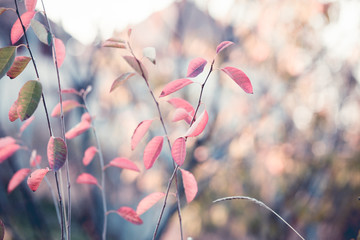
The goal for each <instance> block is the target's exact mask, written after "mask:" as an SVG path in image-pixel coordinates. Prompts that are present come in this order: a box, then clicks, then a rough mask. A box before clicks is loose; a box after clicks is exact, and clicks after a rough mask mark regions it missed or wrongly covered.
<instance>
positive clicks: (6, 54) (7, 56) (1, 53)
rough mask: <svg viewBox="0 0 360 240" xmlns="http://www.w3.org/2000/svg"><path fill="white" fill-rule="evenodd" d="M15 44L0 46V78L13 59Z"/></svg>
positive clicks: (7, 69)
mask: <svg viewBox="0 0 360 240" xmlns="http://www.w3.org/2000/svg"><path fill="white" fill-rule="evenodd" d="M15 50H16V47H15V46H10V47H4V48H0V79H1V78H2V77H3V76H5V74H6V72H7V71H9V69H10V67H11V65H12V64H13V62H14V60H15Z"/></svg>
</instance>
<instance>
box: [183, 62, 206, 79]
mask: <svg viewBox="0 0 360 240" xmlns="http://www.w3.org/2000/svg"><path fill="white" fill-rule="evenodd" d="M206 63H207V61H206V60H205V59H203V58H201V57H198V58H195V59H193V60H191V62H190V64H189V66H188V70H187V74H186V77H189V78H193V77H196V76H198V75H199V74H200V73H202V72H203V71H204V67H205V65H206Z"/></svg>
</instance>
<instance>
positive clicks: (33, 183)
mask: <svg viewBox="0 0 360 240" xmlns="http://www.w3.org/2000/svg"><path fill="white" fill-rule="evenodd" d="M49 171H50V169H49V168H43V169H36V170H35V171H33V172H32V173H31V174H30V176H29V177H28V179H27V184H28V186H29V188H30V189H31V190H32V191H33V192H35V191H36V190H37V189H38V187H39V186H40V183H41V182H42V180H43V179H44V177H45V175H46V174H47V173H48V172H49Z"/></svg>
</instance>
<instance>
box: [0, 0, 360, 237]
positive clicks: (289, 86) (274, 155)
mask: <svg viewBox="0 0 360 240" xmlns="http://www.w3.org/2000/svg"><path fill="white" fill-rule="evenodd" d="M44 3H45V6H46V7H47V8H46V11H47V14H48V16H49V18H50V19H52V20H53V21H54V22H52V25H53V30H54V33H55V36H56V37H58V38H60V39H62V40H63V42H64V43H65V45H66V54H67V55H66V59H65V61H64V64H63V66H62V67H61V69H60V74H61V79H62V84H63V88H75V89H77V90H80V89H85V88H86V87H87V86H89V85H91V86H92V87H93V91H92V92H91V93H90V94H89V96H88V103H89V109H90V111H91V113H92V115H94V116H95V120H94V126H95V128H96V130H97V132H98V135H99V137H100V141H101V145H102V148H103V151H104V155H105V162H106V163H108V162H109V161H110V160H112V159H113V158H115V157H118V156H121V157H127V158H129V159H131V160H132V161H134V162H135V163H136V164H137V165H138V166H139V167H140V169H141V172H140V173H134V172H131V171H128V170H123V171H121V170H119V169H110V168H109V169H107V170H106V195H107V201H108V207H109V209H118V208H119V207H121V206H131V207H133V208H136V206H137V204H138V202H139V201H140V200H141V199H142V198H143V197H144V196H146V195H147V194H149V193H152V192H154V191H165V188H166V184H167V182H168V179H169V177H170V175H171V172H172V163H171V162H170V156H171V155H170V151H169V149H168V148H167V147H166V146H167V145H164V149H163V151H162V153H161V155H160V158H159V159H158V160H157V162H156V163H155V165H154V167H153V168H152V169H151V170H148V171H145V168H144V166H143V163H142V154H143V149H144V147H145V145H146V143H147V142H148V141H149V140H150V139H151V138H152V137H153V136H156V135H163V134H164V133H163V131H162V128H161V125H160V122H159V121H156V120H155V121H154V122H153V124H152V126H151V129H150V132H149V134H148V135H147V136H146V138H145V139H144V140H143V141H142V142H141V143H140V145H139V146H138V147H137V148H136V149H135V151H131V149H130V139H131V135H132V133H133V131H134V129H135V128H136V126H137V125H138V123H139V122H140V121H142V120H145V119H157V118H158V115H157V112H156V108H155V105H154V103H153V102H152V100H151V96H150V95H149V93H148V90H147V88H146V85H145V83H144V81H143V80H142V79H140V78H132V79H130V80H129V81H126V82H125V83H124V84H123V85H121V86H120V87H119V88H118V89H116V90H115V91H114V92H112V93H111V94H110V93H109V90H110V87H111V84H112V82H113V81H114V80H115V79H116V78H117V77H118V76H119V75H121V74H122V73H124V72H126V71H129V70H130V67H129V66H128V65H127V63H126V62H125V61H124V60H123V58H122V56H123V55H129V53H128V52H127V51H126V50H119V49H109V48H102V47H101V44H102V42H103V41H104V40H105V39H107V38H110V37H113V36H116V37H120V38H124V39H126V38H127V34H126V33H127V30H128V28H129V27H131V28H132V29H133V31H132V36H131V44H132V47H133V49H134V51H135V54H136V55H137V56H138V57H141V54H142V49H143V48H144V47H155V49H156V52H157V63H156V65H152V63H150V62H149V61H147V59H144V64H145V65H146V67H147V69H148V71H149V74H150V81H149V83H150V85H151V87H152V88H153V90H154V92H155V95H156V96H159V95H160V93H161V90H162V88H163V87H164V85H165V84H166V83H168V82H170V81H172V80H175V79H178V78H183V77H185V75H186V71H187V66H188V64H189V62H190V60H191V59H193V58H195V57H203V58H205V59H207V60H208V62H211V60H212V59H213V57H214V56H215V49H216V46H217V44H219V43H220V42H221V41H224V40H230V41H233V42H234V43H235V45H233V46H231V47H229V48H228V49H226V50H225V51H223V52H222V53H221V54H220V55H219V56H217V57H216V61H215V67H216V68H221V67H224V66H232V67H237V68H239V69H241V70H243V71H244V72H245V73H246V74H247V75H248V76H249V78H250V80H251V82H252V84H253V87H254V94H253V95H247V94H246V93H244V92H243V91H242V89H241V88H240V87H239V86H238V85H237V84H236V83H234V82H233V81H232V80H231V79H230V78H229V77H228V76H226V75H225V74H224V73H222V72H221V71H215V72H213V73H212V75H211V76H210V79H209V81H208V83H207V85H206V88H205V91H204V96H203V103H204V104H203V105H202V107H201V108H204V106H206V109H207V111H208V112H209V123H208V125H207V127H206V129H205V132H204V133H203V134H202V135H200V136H199V137H198V138H196V139H191V140H189V141H188V143H187V147H188V148H187V159H186V162H185V165H184V168H186V169H188V170H190V171H191V172H192V173H193V174H194V175H195V177H196V179H197V181H198V184H199V193H198V194H197V197H196V199H195V201H194V202H192V203H191V204H186V201H185V199H182V206H183V209H182V217H183V226H184V232H185V236H186V237H192V238H193V239H198V240H202V239H207V240H212V239H214V240H215V239H229V240H231V239H298V237H297V236H296V235H295V234H294V233H293V232H292V231H291V230H290V229H289V228H288V227H287V226H286V225H285V224H284V223H283V222H281V221H280V220H279V219H278V218H276V217H275V216H274V215H273V214H271V213H270V212H269V211H267V210H266V209H264V208H261V207H259V206H258V205H256V204H254V203H252V202H248V201H244V200H233V201H231V202H222V203H217V204H212V201H214V200H216V199H218V198H222V197H226V196H236V195H238V196H239V195H243V196H249V197H253V198H256V199H258V200H260V201H262V202H264V203H265V204H266V205H268V206H269V207H271V208H272V209H273V210H274V211H276V212H277V213H278V214H279V215H281V216H282V217H283V218H284V219H285V220H286V221H287V222H288V223H289V224H291V225H292V226H293V227H294V228H295V229H296V230H297V231H298V232H299V233H300V234H301V235H302V236H303V237H305V239H352V238H353V239H356V237H357V234H358V231H359V229H360V201H359V200H358V197H359V196H360V174H359V171H360V161H359V160H360V151H359V150H360V148H359V141H360V94H359V93H360V88H359V81H360V58H359V57H360V15H359V12H360V2H359V1H356V0H344V1H335V0H334V1H330V0H329V1H327V0H262V1H260V0H227V1H223V0H198V1H196V0H193V1H190V0H187V1H186V0H182V1H171V0H167V1H166V0H162V1H131V2H129V1H110V0H107V1H102V2H101V3H100V2H99V1H61V2H59V1H56V2H55V1H48V2H47V1H45V2H44ZM19 5H20V6H21V9H20V11H21V12H24V11H25V10H24V4H23V3H22V2H20V3H19ZM0 7H11V8H14V7H15V6H14V2H13V1H9V0H1V2H0ZM37 9H38V10H42V8H41V4H39V3H38V5H37ZM36 18H37V19H38V20H39V21H43V20H44V19H43V17H42V16H41V14H37V16H36ZM15 20H16V14H15V13H13V12H11V11H6V12H5V13H3V14H2V15H0V26H1V27H0V47H5V46H8V45H10V29H11V26H12V24H13V23H14V22H15ZM28 34H29V39H30V46H31V48H32V51H33V52H34V55H35V59H36V63H37V65H38V68H39V72H40V79H41V81H42V83H43V86H44V95H45V98H46V101H47V104H48V108H49V109H50V111H51V110H52V109H53V107H54V106H55V105H56V104H57V102H58V93H57V80H56V74H55V68H54V66H53V64H52V58H51V50H50V49H49V47H48V46H46V45H44V44H42V43H41V42H39V41H38V40H37V38H36V36H35V35H34V33H33V31H32V29H29V31H28ZM20 42H24V39H22V40H20ZM18 54H19V55H22V54H23V55H27V54H28V53H27V51H25V48H19V50H18ZM209 67H210V66H209V65H208V66H207V67H206V68H205V70H204V73H202V74H200V75H199V76H198V77H196V78H195V79H194V81H196V82H198V83H200V84H201V83H202V82H203V81H204V80H205V77H206V73H207V71H208V70H209ZM35 78H36V77H35V73H34V70H33V67H32V66H31V65H30V64H29V66H28V67H27V69H26V71H24V72H23V73H22V74H21V75H20V76H19V77H18V78H17V79H15V80H10V79H9V78H8V77H4V78H3V79H1V81H0V91H1V94H0V111H1V114H0V119H1V120H0V137H5V136H12V137H18V132H19V129H20V127H21V123H20V122H19V120H17V121H16V122H14V123H11V122H10V121H9V120H8V111H9V109H10V107H11V105H12V103H13V102H14V101H15V100H16V98H17V93H18V91H19V89H20V88H21V86H22V85H23V84H24V83H25V81H27V80H32V79H35ZM200 84H192V85H190V86H187V87H186V88H184V89H182V90H181V91H178V92H177V93H174V94H172V95H171V96H168V97H165V98H164V99H160V100H159V101H160V107H161V109H162V112H163V115H164V116H165V120H166V126H167V128H168V131H169V137H170V139H171V141H174V140H175V139H176V138H177V137H179V136H182V135H183V134H184V133H185V132H186V130H187V125H186V123H183V122H176V123H174V122H172V121H171V119H172V116H173V113H174V108H173V107H172V106H171V105H170V104H169V103H167V102H166V100H168V99H170V98H171V97H182V98H185V99H187V100H188V101H189V102H190V103H191V104H193V105H194V106H196V104H197V101H198V97H199V91H200ZM64 98H65V99H77V98H76V97H75V96H71V95H66V96H64ZM78 100H79V99H78ZM79 101H80V100H79ZM82 113H83V109H81V108H77V109H75V110H74V111H72V112H70V113H67V114H66V117H65V121H66V127H67V129H70V128H71V127H72V126H74V125H75V124H76V123H77V122H79V121H80V116H81V114H82ZM44 116H45V114H44V108H43V106H42V105H39V107H38V109H37V111H36V113H35V118H36V119H35V121H34V122H33V123H32V124H31V125H30V127H29V128H28V129H26V130H25V132H24V133H23V134H22V136H21V138H19V142H21V144H22V145H23V146H27V148H28V149H29V150H30V151H26V150H20V151H18V152H17V153H16V154H15V155H13V156H12V157H11V158H9V159H8V160H6V161H5V162H3V163H2V164H1V165H0V218H1V219H2V220H3V221H4V223H5V225H6V230H7V235H6V239H59V225H58V222H57V218H56V213H55V209H54V206H53V202H52V200H51V194H50V190H49V188H48V186H47V185H46V184H45V183H42V185H41V186H40V188H39V189H38V191H37V192H35V193H32V192H31V191H30V190H29V189H28V187H27V185H26V183H25V182H24V183H23V184H22V185H21V186H20V187H18V188H17V189H16V190H14V192H12V193H11V194H7V191H6V189H7V185H8V182H9V180H10V178H11V176H12V175H13V173H14V172H15V171H16V170H18V169H20V168H24V167H29V158H30V153H31V150H32V149H36V150H37V152H38V153H39V154H40V155H42V157H43V161H42V163H41V166H43V167H46V166H47V160H46V144H47V141H48V130H47V128H45V125H46V120H45V117H44ZM51 121H52V124H53V126H54V127H53V128H54V132H55V135H57V136H60V134H61V132H60V125H59V119H57V118H52V119H51ZM93 144H95V139H94V136H93V135H92V133H91V132H90V131H88V132H86V133H85V134H83V135H81V136H79V137H77V138H75V139H73V140H69V141H68V145H69V162H70V170H71V171H70V173H71V179H72V209H73V211H72V236H73V239H99V238H100V235H101V227H102V208H101V205H102V203H101V195H100V192H99V190H98V189H97V188H96V187H94V186H87V185H79V184H76V183H75V179H76V177H77V176H78V175H79V174H80V173H83V172H88V173H91V174H93V175H94V176H96V177H98V178H99V176H100V172H99V163H98V162H99V161H98V159H97V157H95V159H94V160H93V162H92V163H91V164H90V165H89V166H87V167H84V166H83V165H82V162H81V160H82V157H83V153H84V151H85V149H86V148H87V147H89V146H91V145H93ZM48 177H49V181H50V182H51V183H53V181H54V179H53V175H51V174H49V175H48ZM172 191H174V189H172ZM174 204H175V199H174V198H173V197H170V198H169V205H168V207H167V210H166V211H165V216H164V218H163V221H162V224H161V226H160V238H159V239H163V240H168V239H180V234H179V224H178V218H177V214H176V208H175V205H174ZM160 208H161V204H157V205H156V206H155V207H153V208H152V209H150V210H149V211H148V212H146V213H145V214H144V215H142V216H141V217H142V219H143V221H144V224H143V225H140V226H136V225H132V224H131V223H129V222H126V221H125V220H123V219H122V218H121V217H119V216H117V215H116V214H110V215H109V216H108V221H109V225H108V235H107V236H108V239H151V237H152V234H153V231H154V228H155V225H156V221H157V219H158V216H159V212H160Z"/></svg>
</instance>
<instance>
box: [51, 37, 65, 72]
mask: <svg viewBox="0 0 360 240" xmlns="http://www.w3.org/2000/svg"><path fill="white" fill-rule="evenodd" d="M54 46H55V53H56V59H57V66H58V67H61V65H62V64H63V62H64V60H65V55H66V53H65V45H64V43H63V42H62V41H61V39H59V38H54Z"/></svg>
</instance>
